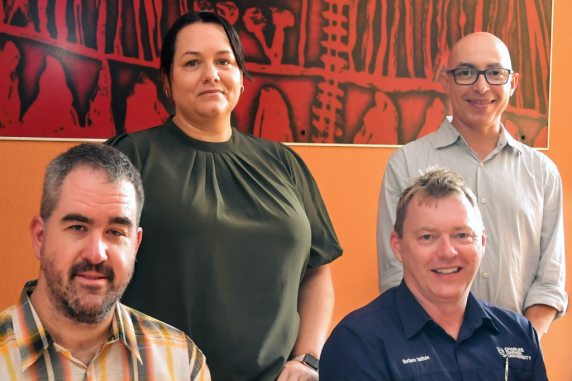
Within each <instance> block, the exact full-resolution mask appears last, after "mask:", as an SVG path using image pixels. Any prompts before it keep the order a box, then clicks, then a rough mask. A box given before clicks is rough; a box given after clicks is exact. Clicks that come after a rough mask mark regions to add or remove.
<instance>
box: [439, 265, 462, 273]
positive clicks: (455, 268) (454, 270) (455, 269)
mask: <svg viewBox="0 0 572 381" xmlns="http://www.w3.org/2000/svg"><path fill="white" fill-rule="evenodd" d="M460 269H461V268H460V267H452V268H450V269H438V270H433V271H435V272H436V273H438V274H453V273H456V272H457V271H459V270H460Z"/></svg>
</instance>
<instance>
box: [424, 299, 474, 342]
mask: <svg viewBox="0 0 572 381" xmlns="http://www.w3.org/2000/svg"><path fill="white" fill-rule="evenodd" d="M418 301H419V304H421V307H423V309H424V310H425V312H427V314H428V315H429V316H430V317H431V319H433V321H434V322H435V323H437V324H439V326H440V327H441V328H443V330H445V332H447V333H448V334H449V335H450V336H451V337H452V338H453V339H455V340H457V337H458V336H459V331H460V330H461V326H462V325H463V319H464V318H465V308H466V306H467V303H466V301H465V303H460V304H457V305H450V304H443V305H434V304H426V303H423V302H422V301H420V300H418Z"/></svg>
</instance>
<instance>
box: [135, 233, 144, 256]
mask: <svg viewBox="0 0 572 381" xmlns="http://www.w3.org/2000/svg"><path fill="white" fill-rule="evenodd" d="M142 238H143V229H142V228H141V227H137V244H136V245H135V255H137V251H139V245H141V239H142Z"/></svg>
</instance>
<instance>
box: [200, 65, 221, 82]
mask: <svg viewBox="0 0 572 381" xmlns="http://www.w3.org/2000/svg"><path fill="white" fill-rule="evenodd" d="M202 74H203V81H204V82H205V83H209V82H212V83H216V82H218V81H219V80H220V77H219V74H218V69H217V67H216V64H215V63H214V62H209V63H205V64H203V73H202Z"/></svg>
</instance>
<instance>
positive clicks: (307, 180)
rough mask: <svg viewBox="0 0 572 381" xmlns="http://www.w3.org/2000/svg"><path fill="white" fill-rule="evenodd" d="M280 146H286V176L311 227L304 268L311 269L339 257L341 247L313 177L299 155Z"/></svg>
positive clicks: (341, 250)
mask: <svg viewBox="0 0 572 381" xmlns="http://www.w3.org/2000/svg"><path fill="white" fill-rule="evenodd" d="M283 147H284V148H286V153H287V155H286V156H287V157H286V160H287V163H288V166H289V170H290V175H291V176H292V179H293V180H294V183H295V184H296V188H297V189H298V192H299V194H300V197H301V199H302V203H303V204H304V208H305V210H306V215H307V217H308V220H309V221H310V228H311V230H312V244H311V248H310V259H309V261H308V267H310V268H313V267H318V266H322V265H325V264H328V263H330V262H332V261H333V260H334V259H336V258H338V257H339V256H341V255H342V252H343V249H342V247H341V246H340V243H339V242H338V237H337V236H336V232H335V231H334V227H333V225H332V222H331V221H330V216H329V215H328V210H327V209H326V205H325V204H324V200H323V199H322V195H321V194H320V190H319V189H318V184H316V180H314V177H313V176H312V174H311V173H310V170H309V169H308V167H307V166H306V163H304V161H303V160H302V158H301V157H300V156H299V155H298V154H297V153H296V152H294V151H293V150H292V149H291V148H289V147H286V146H284V145H283Z"/></svg>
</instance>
